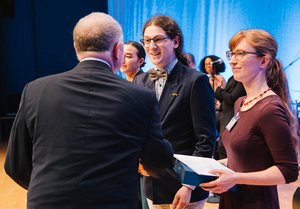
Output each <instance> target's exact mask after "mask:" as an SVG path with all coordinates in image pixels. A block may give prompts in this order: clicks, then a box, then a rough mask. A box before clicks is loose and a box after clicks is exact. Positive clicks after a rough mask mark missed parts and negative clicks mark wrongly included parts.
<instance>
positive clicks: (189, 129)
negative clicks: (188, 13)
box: [135, 16, 216, 209]
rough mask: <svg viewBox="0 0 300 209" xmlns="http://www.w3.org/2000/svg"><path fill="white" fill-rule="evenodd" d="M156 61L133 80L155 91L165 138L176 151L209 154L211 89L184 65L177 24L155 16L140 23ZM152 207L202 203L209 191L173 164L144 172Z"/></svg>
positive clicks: (212, 121) (212, 114) (204, 78)
mask: <svg viewBox="0 0 300 209" xmlns="http://www.w3.org/2000/svg"><path fill="white" fill-rule="evenodd" d="M141 42H142V43H143V45H144V47H145V50H146V53H147V55H148V56H149V58H150V60H151V62H152V63H153V64H154V65H155V66H156V67H155V69H151V70H149V71H148V72H146V73H144V74H141V75H139V76H137V77H136V79H135V83H137V84H139V85H142V86H145V87H148V88H150V89H152V90H154V91H155V92H156V97H157V99H158V101H159V107H160V117H161V122H162V128H163V133H164V137H165V138H166V139H168V140H169V141H170V142H171V144H172V146H173V148H174V153H178V154H185V155H194V156H201V157H209V158H210V157H212V154H213V147H214V144H215V133H216V127H215V124H216V121H215V111H214V93H213V90H212V88H211V86H210V84H209V82H208V78H207V76H206V75H204V74H202V73H200V72H198V71H195V70H193V69H191V68H189V67H188V63H187V59H186V58H185V57H184V56H183V53H182V49H183V39H182V33H181V30H180V28H179V27H178V25H177V23H176V22H175V21H174V20H173V19H171V18H170V17H167V16H154V17H152V18H151V19H149V20H148V21H147V22H146V24H145V25H144V28H143V39H141ZM144 186H145V194H146V196H147V199H148V203H149V206H150V208H151V209H154V208H155V209H163V208H168V209H170V208H174V209H175V208H176V209H179V208H188V209H191V208H197V209H198V208H203V206H204V203H205V200H206V198H207V197H208V192H206V191H204V190H202V189H201V188H199V187H196V188H194V187H192V186H189V185H182V184H181V182H180V179H179V178H178V175H177V174H176V173H175V172H174V170H173V169H172V167H170V168H169V169H167V170H166V171H165V172H164V173H163V175H162V176H161V178H160V179H159V180H158V179H154V178H152V177H144Z"/></svg>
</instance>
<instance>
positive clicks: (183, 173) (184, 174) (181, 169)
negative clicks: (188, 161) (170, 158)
mask: <svg viewBox="0 0 300 209" xmlns="http://www.w3.org/2000/svg"><path fill="white" fill-rule="evenodd" d="M175 171H176V173H178V174H179V176H180V179H181V182H182V183H184V184H188V185H194V186H199V184H201V183H205V182H209V181H213V180H215V179H216V178H217V177H216V176H209V175H199V174H197V173H196V172H195V171H193V170H192V169H190V168H189V167H188V166H187V165H185V164H184V163H182V162H180V161H179V160H176V162H175Z"/></svg>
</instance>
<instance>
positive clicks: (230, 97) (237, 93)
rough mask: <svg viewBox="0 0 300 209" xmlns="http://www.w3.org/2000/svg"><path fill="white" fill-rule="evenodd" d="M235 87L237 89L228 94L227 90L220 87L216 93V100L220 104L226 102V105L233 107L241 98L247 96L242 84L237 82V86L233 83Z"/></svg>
mask: <svg viewBox="0 0 300 209" xmlns="http://www.w3.org/2000/svg"><path fill="white" fill-rule="evenodd" d="M232 82H236V81H232ZM233 85H235V87H234V89H233V91H232V92H228V91H227V89H226V88H225V89H222V88H220V87H218V88H217V89H216V92H215V97H216V99H218V100H219V101H220V102H225V103H226V104H228V105H231V106H233V105H234V102H235V101H236V100H237V99H238V98H239V97H241V96H244V95H246V92H245V89H244V86H243V84H242V83H240V82H236V83H235V84H234V83H233Z"/></svg>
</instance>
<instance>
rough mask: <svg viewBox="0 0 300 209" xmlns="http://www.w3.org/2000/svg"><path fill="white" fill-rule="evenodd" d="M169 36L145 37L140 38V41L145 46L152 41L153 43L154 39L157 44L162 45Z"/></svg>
mask: <svg viewBox="0 0 300 209" xmlns="http://www.w3.org/2000/svg"><path fill="white" fill-rule="evenodd" d="M168 38H169V37H168V36H155V37H154V38H143V39H141V40H140V42H141V43H142V44H143V45H144V46H149V45H150V43H151V41H152V40H153V42H154V44H155V45H157V46H160V45H162V44H163V43H164V41H165V40H166V39H168Z"/></svg>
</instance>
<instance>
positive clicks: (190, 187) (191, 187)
mask: <svg viewBox="0 0 300 209" xmlns="http://www.w3.org/2000/svg"><path fill="white" fill-rule="evenodd" d="M182 185H183V186H185V187H187V188H189V189H191V190H194V189H195V188H196V186H193V185H188V184H182Z"/></svg>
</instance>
